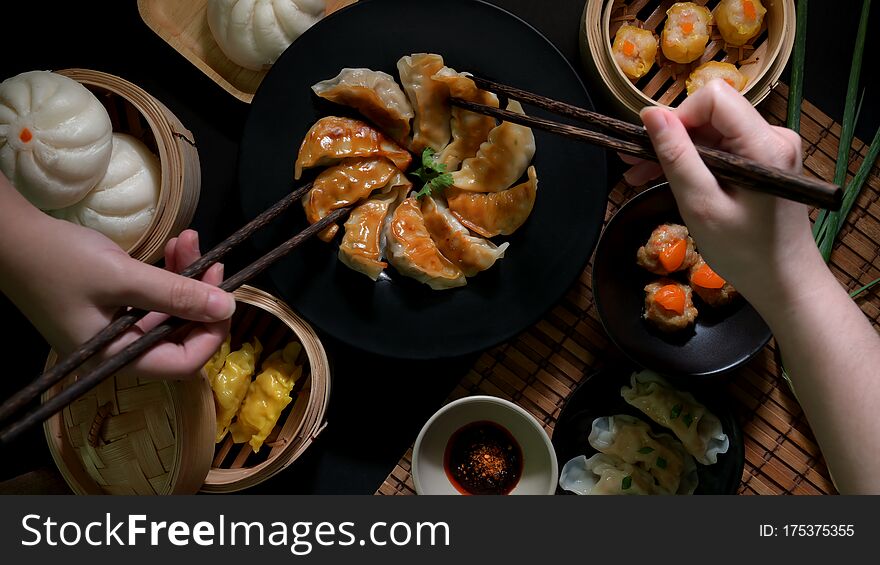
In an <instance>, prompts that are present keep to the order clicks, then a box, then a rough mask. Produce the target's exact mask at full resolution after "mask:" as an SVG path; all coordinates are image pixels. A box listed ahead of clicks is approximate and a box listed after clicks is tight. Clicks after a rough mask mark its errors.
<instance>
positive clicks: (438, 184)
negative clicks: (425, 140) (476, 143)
mask: <svg viewBox="0 0 880 565" xmlns="http://www.w3.org/2000/svg"><path fill="white" fill-rule="evenodd" d="M410 174H411V175H412V176H414V177H416V178H417V179H419V180H420V181H421V182H423V183H424V185H423V186H422V189H421V190H419V191H418V192H417V193H416V197H417V198H421V197H422V196H428V195H432V194H434V193H436V192H442V191H443V189H445V188H449V187H450V186H452V183H453V180H452V174H451V173H447V172H446V165H444V164H443V163H438V162H437V161H436V160H435V159H434V150H433V149H431V148H430V147H428V148H426V149H425V150H424V151H423V152H422V166H421V167H420V168H418V169H416V170H415V171H414V172H412V173H410Z"/></svg>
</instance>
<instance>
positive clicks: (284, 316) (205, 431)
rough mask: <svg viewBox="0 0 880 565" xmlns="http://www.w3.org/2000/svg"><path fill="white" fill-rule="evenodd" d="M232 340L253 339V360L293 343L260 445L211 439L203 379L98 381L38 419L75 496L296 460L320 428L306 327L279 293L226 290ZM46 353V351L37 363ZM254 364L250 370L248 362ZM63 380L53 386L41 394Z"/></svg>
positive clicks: (233, 480)
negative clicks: (256, 349)
mask: <svg viewBox="0 0 880 565" xmlns="http://www.w3.org/2000/svg"><path fill="white" fill-rule="evenodd" d="M235 298H236V301H237V303H238V308H237V309H236V313H235V315H234V317H233V321H232V331H231V335H232V348H233V350H234V349H237V348H238V347H239V346H240V344H241V343H242V342H243V341H250V340H251V339H252V338H253V337H257V338H259V339H260V342H261V343H262V344H263V348H264V349H263V354H262V355H261V356H260V361H262V359H265V357H266V356H267V355H268V354H269V353H271V352H272V351H275V350H277V349H280V348H283V347H284V345H285V344H286V343H288V341H290V340H291V339H295V340H297V341H299V342H300V343H301V344H302V352H301V354H300V359H299V360H298V364H302V365H303V372H302V375H301V376H300V378H299V379H298V380H297V382H296V384H295V385H294V390H293V393H292V394H291V396H294V395H295V396H294V399H293V401H292V402H291V403H290V404H289V405H288V406H287V408H285V410H284V412H282V414H281V417H280V418H279V420H278V424H277V425H276V426H275V428H274V429H273V431H272V433H271V434H270V435H269V437H268V438H267V439H266V442H265V444H264V446H263V448H262V449H261V450H260V451H259V452H258V453H256V454H255V453H253V452H252V450H251V448H250V446H249V445H248V444H233V443H232V437H231V436H230V435H227V436H226V438H225V439H224V441H223V442H221V443H219V444H216V445H215V443H214V437H215V433H216V426H217V422H216V414H215V408H214V400H213V393H212V392H211V387H210V385H209V384H208V382H207V379H206V378H205V375H204V374H202V378H196V379H190V380H184V381H147V380H141V379H138V378H136V377H124V376H118V377H113V378H110V379H107V380H106V381H104V382H103V383H101V384H100V385H98V386H97V387H96V388H95V389H93V390H92V391H90V392H89V393H88V394H86V395H85V396H83V397H81V398H79V399H78V400H76V401H74V402H73V403H71V404H70V406H67V407H66V408H64V410H62V411H61V412H59V413H58V414H56V415H54V416H53V417H52V418H50V419H49V420H47V421H46V422H45V423H44V425H43V431H44V434H45V437H46V440H47V442H48V445H49V451H50V452H51V454H52V458H53V459H54V460H55V464H56V465H57V467H58V469H59V471H60V472H61V474H62V476H63V477H64V479H65V481H66V482H67V484H68V485H69V486H70V488H71V490H73V492H75V493H76V494H121V495H122V494H124V495H131V494H145V495H152V494H191V493H195V492H196V491H199V490H201V491H203V492H213V493H223V492H233V491H239V490H243V489H246V488H248V487H251V486H254V485H256V484H259V483H261V482H263V481H265V480H267V479H269V478H270V477H272V476H274V475H276V474H277V473H279V472H280V471H282V470H284V469H285V468H287V467H288V466H289V465H291V464H292V463H293V462H294V461H296V460H297V459H298V458H299V457H300V456H301V455H302V454H303V453H304V452H305V451H306V450H307V449H308V447H309V446H310V445H311V444H312V443H313V442H314V441H315V439H316V438H317V437H318V435H319V434H320V433H321V431H322V430H323V429H324V427H325V425H326V424H325V420H324V417H325V412H326V407H327V403H328V401H329V397H330V369H329V362H328V360H327V355H326V353H325V351H324V348H323V346H322V344H321V342H320V340H319V339H318V337H317V335H316V334H315V332H314V330H312V328H311V327H310V326H309V325H308V324H306V323H305V322H304V321H303V320H302V319H300V318H299V317H298V316H297V315H296V314H294V313H293V311H291V310H290V308H289V307H288V306H287V305H286V304H285V303H284V302H282V301H280V300H278V299H276V298H274V297H272V296H271V295H269V294H267V293H265V292H263V291H261V290H258V289H256V288H252V287H248V286H243V287H241V288H240V289H239V290H237V291H236V292H235ZM55 361H56V355H55V353H54V352H51V353H50V355H49V359H48V361H47V363H46V367H47V368H48V367H51V366H52V365H53V364H54V363H55ZM257 371H258V372H259V369H258V370H257ZM72 379H75V375H72V376H71V377H70V378H69V379H68V381H66V382H65V383H62V384H60V385H56V387H54V388H53V389H51V390H49V391H48V392H47V393H46V394H45V395H44V400H45V399H46V398H50V397H51V396H53V395H54V394H57V392H59V391H60V390H61V388H60V387H63V386H66V385H67V384H69V383H70V382H72Z"/></svg>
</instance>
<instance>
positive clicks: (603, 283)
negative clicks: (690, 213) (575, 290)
mask: <svg viewBox="0 0 880 565" xmlns="http://www.w3.org/2000/svg"><path fill="white" fill-rule="evenodd" d="M664 222H673V223H679V224H683V223H684V222H683V221H682V219H681V214H679V212H678V206H677V205H676V203H675V198H674V197H673V195H672V191H671V190H670V188H669V185H668V184H665V183H664V184H661V185H658V186H655V187H653V188H650V189H648V190H646V191H644V192H642V193H641V194H639V195H637V196H635V197H634V198H633V199H632V200H630V201H629V202H627V203H626V204H625V205H624V206H623V208H621V209H620V210H619V211H618V212H617V214H615V215H614V217H613V218H611V221H610V222H608V225H607V226H606V227H605V231H604V232H602V237H601V238H600V239H599V244H598V246H597V248H596V258H595V260H594V262H593V293H594V297H595V300H596V307H597V309H598V311H599V318H600V319H601V320H602V325H603V326H604V327H605V331H606V332H607V333H608V335H609V336H610V337H611V340H612V341H613V342H614V343H615V345H617V347H619V348H620V349H621V350H622V351H623V352H624V353H626V354H627V355H628V356H629V357H630V359H632V360H633V361H635V362H636V363H638V364H639V365H641V366H643V367H646V368H649V369H653V370H655V371H657V372H658V373H662V374H665V375H689V376H710V375H719V374H722V373H725V372H727V371H730V370H732V369H734V368H736V367H738V366H740V365H742V364H743V363H745V362H747V361H748V360H749V359H751V358H752V357H754V356H755V355H756V354H757V353H758V352H759V351H760V350H761V349H762V348H763V347H764V346H765V345H767V342H768V341H769V340H770V335H771V334H770V328H768V327H767V324H765V323H764V320H763V319H762V318H761V316H760V315H759V314H758V313H757V312H756V311H755V309H754V308H752V306H751V305H749V304H748V303H747V302H746V301H745V300H744V299H743V298H742V297H741V296H740V297H738V298H737V299H736V300H735V301H734V302H733V303H731V304H730V305H728V306H726V307H724V308H717V309H716V308H712V307H711V306H708V305H706V304H703V303H702V302H700V300H699V297H697V296H696V294H695V295H694V302H695V304H696V306H697V308H698V309H699V311H700V314H699V315H698V316H697V321H696V326H695V328H694V329H693V330H684V331H682V332H679V333H676V334H667V333H664V332H661V331H660V330H658V329H657V328H655V327H654V326H653V325H652V324H650V323H649V322H647V321H645V320H644V319H643V318H642V311H643V309H644V305H645V291H644V288H645V285H647V284H648V283H650V282H651V281H653V280H656V279H657V278H658V277H657V275H654V274H651V273H649V272H648V271H646V270H644V269H642V268H641V267H639V266H638V265H636V252H637V251H638V249H639V247H640V246H642V245H644V244H645V242H646V241H648V237H650V235H651V232H652V231H653V230H654V229H655V228H656V227H657V226H659V225H660V224H662V223H664ZM697 243H698V244H699V242H697ZM674 278H681V277H680V276H674Z"/></svg>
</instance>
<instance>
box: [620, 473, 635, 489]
mask: <svg viewBox="0 0 880 565" xmlns="http://www.w3.org/2000/svg"><path fill="white" fill-rule="evenodd" d="M632 484H633V478H632V475H627V476H625V477H624V478H623V480H622V481H620V488H621V489H622V490H629V487H631V486H632Z"/></svg>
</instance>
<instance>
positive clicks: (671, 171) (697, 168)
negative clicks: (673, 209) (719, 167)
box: [640, 107, 722, 202]
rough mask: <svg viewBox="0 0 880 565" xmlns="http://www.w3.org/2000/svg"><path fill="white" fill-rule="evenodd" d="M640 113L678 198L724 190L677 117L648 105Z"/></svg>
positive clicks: (714, 193) (709, 195)
mask: <svg viewBox="0 0 880 565" xmlns="http://www.w3.org/2000/svg"><path fill="white" fill-rule="evenodd" d="M640 116H641V118H642V122H643V123H644V124H645V130H647V132H648V136H649V137H650V138H651V143H652V144H653V145H654V152H655V153H656V154H657V160H658V161H659V162H660V165H661V166H662V167H663V172H664V173H665V174H666V178H667V179H668V180H669V185H670V186H671V187H672V191H673V193H674V194H675V197H676V200H678V201H679V202H681V198H682V197H684V198H692V197H693V196H696V194H695V193H702V196H701V198H705V197H712V196H718V193H720V192H722V191H721V187H720V186H718V181H717V180H715V177H714V176H713V175H712V173H711V172H710V171H709V169H708V168H706V165H705V164H704V163H703V160H702V159H701V158H700V154H699V153H697V149H696V147H694V143H693V141H691V138H690V136H689V135H688V132H687V129H685V127H684V124H682V123H681V120H679V119H678V116H676V115H675V114H674V113H672V112H670V111H669V110H666V109H665V108H658V107H649V108H645V109H643V110H642V111H641V113H640Z"/></svg>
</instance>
